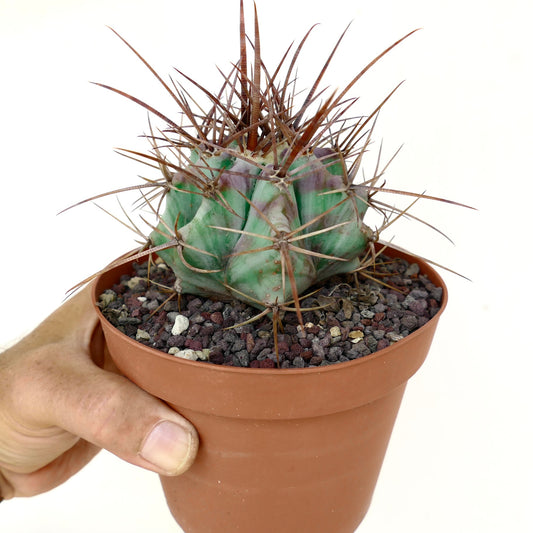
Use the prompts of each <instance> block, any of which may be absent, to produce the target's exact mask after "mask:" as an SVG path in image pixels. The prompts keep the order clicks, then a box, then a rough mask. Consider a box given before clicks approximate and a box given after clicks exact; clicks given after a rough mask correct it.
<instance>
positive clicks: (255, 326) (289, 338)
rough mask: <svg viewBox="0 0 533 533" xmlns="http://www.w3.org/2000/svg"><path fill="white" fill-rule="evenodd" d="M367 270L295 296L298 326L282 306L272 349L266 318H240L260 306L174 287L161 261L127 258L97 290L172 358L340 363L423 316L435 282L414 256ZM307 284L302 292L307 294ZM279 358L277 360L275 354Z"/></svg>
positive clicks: (121, 319)
mask: <svg viewBox="0 0 533 533" xmlns="http://www.w3.org/2000/svg"><path fill="white" fill-rule="evenodd" d="M377 261H378V264H377V266H376V269H375V271H374V270H373V271H368V272H366V274H367V275H368V276H371V277H372V278H373V279H370V278H368V277H367V276H365V275H362V274H358V275H357V279H355V278H354V275H346V276H336V277H333V278H331V279H329V280H328V281H327V282H326V283H325V284H323V285H322V286H321V288H320V289H319V290H318V291H317V292H315V293H314V294H312V295H311V296H308V297H307V298H303V299H302V300H301V307H302V309H305V308H309V309H310V308H317V307H318V308H319V309H314V310H307V311H305V310H304V311H303V319H304V327H303V328H302V327H301V326H300V325H299V324H298V319H297V317H296V313H294V312H286V313H285V314H284V317H283V327H282V329H281V328H278V333H277V345H278V356H277V355H276V350H275V342H274V332H273V325H272V321H271V320H270V319H269V318H268V317H263V318H261V319H259V320H256V321H254V322H251V323H249V324H246V325H239V324H242V323H243V322H247V321H249V320H250V319H251V318H253V317H254V316H256V315H258V314H259V313H260V311H258V310H257V309H255V308H253V307H250V306H248V305H246V304H244V303H242V302H222V301H215V300H210V299H208V298H202V297H199V296H195V295H186V294H184V295H181V296H180V297H178V295H177V294H176V293H175V292H174V290H173V286H174V281H175V278H174V274H173V273H172V271H171V270H170V269H169V268H168V267H167V266H166V265H165V264H164V263H158V264H157V265H155V266H154V265H152V266H151V268H150V273H149V276H150V281H148V264H147V263H143V264H134V273H133V275H132V276H131V277H129V276H123V277H122V279H121V282H120V283H119V284H117V285H115V286H113V287H112V289H109V290H107V291H105V292H104V293H103V294H102V295H101V296H100V302H99V306H100V308H101V309H102V312H103V314H104V315H105V317H106V318H107V319H108V320H109V321H110V322H111V323H112V324H113V325H114V326H115V327H117V328H118V329H120V330H121V331H122V332H123V333H125V334H126V335H128V336H129V337H131V338H133V339H136V340H137V341H139V342H141V343H143V344H145V345H147V346H151V347H153V348H156V349H159V350H162V351H164V352H166V353H170V354H171V355H174V356H176V357H184V358H187V359H191V360H198V361H205V363H206V364H218V365H230V366H240V367H254V368H276V367H277V366H279V367H281V368H304V367H315V366H323V365H330V364H335V363H341V362H346V361H350V360H353V359H357V358H359V357H363V356H365V355H368V354H370V353H373V352H375V351H377V350H380V349H383V348H386V347H387V346H389V345H390V344H392V343H394V342H397V341H398V340H400V339H402V338H403V337H405V336H407V335H409V334H410V333H412V332H413V331H415V330H416V329H418V328H419V327H421V326H423V325H424V324H425V323H426V322H427V321H428V320H430V319H431V318H432V317H433V316H434V315H435V314H436V313H437V312H438V310H439V309H440V302H441V298H442V288H441V287H436V286H435V285H433V284H432V283H431V282H430V281H429V280H428V279H427V277H426V276H424V275H420V274H419V267H418V265H417V264H416V263H413V264H409V263H408V262H407V261H404V260H399V259H394V260H390V259H388V258H387V257H384V256H380V257H379V258H378V260H377ZM312 290H313V289H310V290H309V291H307V293H306V294H311V292H312ZM278 358H279V361H278Z"/></svg>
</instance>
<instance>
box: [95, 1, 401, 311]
mask: <svg viewBox="0 0 533 533" xmlns="http://www.w3.org/2000/svg"><path fill="white" fill-rule="evenodd" d="M310 33H311V31H309V32H308V33H307V34H306V35H305V36H304V38H303V40H302V41H301V42H300V43H299V44H298V46H297V47H296V48H295V51H294V52H292V55H291V54H290V53H289V51H290V50H291V47H289V50H288V51H287V53H286V54H285V55H284V57H283V58H282V60H281V61H280V63H279V64H278V65H277V67H276V69H275V70H274V71H272V72H270V71H268V70H267V68H266V67H265V65H264V63H263V61H262V59H261V42H260V38H259V25H258V21H257V13H255V31H254V36H253V39H252V38H248V37H247V35H246V32H245V23H244V15H243V8H242V2H241V18H240V60H239V61H238V62H237V63H236V64H235V65H234V67H233V69H232V70H231V72H230V73H229V74H227V75H224V76H223V83H222V87H221V88H220V90H219V91H218V92H216V93H215V92H210V91H209V90H207V89H205V88H204V87H202V86H201V85H199V84H198V83H197V82H195V81H193V80H192V79H190V78H189V77H187V76H186V75H184V74H182V73H181V72H179V71H178V73H179V74H180V76H182V77H183V78H184V80H185V81H186V82H187V83H189V84H190V85H191V86H192V87H194V89H195V90H196V91H197V92H198V93H199V95H200V97H201V98H203V100H204V101H207V103H208V106H207V107H206V106H205V104H204V105H202V106H200V105H197V104H196V102H197V100H196V99H193V98H192V97H191V96H190V93H189V91H188V90H185V89H184V88H183V87H182V85H181V83H176V82H175V81H174V82H172V84H171V85H169V84H167V82H165V81H164V80H163V79H162V78H161V77H160V76H159V75H158V74H157V73H156V72H155V71H154V70H153V69H152V67H151V66H150V65H149V63H148V62H147V61H146V60H145V59H143V57H142V56H141V55H140V54H139V53H138V52H136V51H135V50H134V49H133V48H132V47H131V46H130V45H129V44H128V43H127V42H126V41H124V39H122V37H120V36H119V37H120V38H121V39H122V40H123V41H124V43H125V44H126V45H127V46H128V47H129V48H131V50H132V51H133V52H134V53H135V54H136V55H137V56H138V57H139V59H140V60H141V61H142V62H143V63H144V64H145V66H146V67H147V68H148V69H149V70H150V71H151V72H152V74H153V75H154V76H155V77H156V78H157V80H158V81H159V82H160V83H161V84H162V86H163V87H164V89H165V90H166V91H167V92H168V93H169V94H170V95H171V96H172V98H173V100H174V102H175V103H176V104H177V106H178V115H181V116H180V117H179V118H178V119H177V120H172V119H170V118H168V117H167V116H165V115H163V114H162V113H160V112H159V111H157V110H155V109H154V108H153V107H151V106H149V105H148V104H146V103H144V102H143V101H141V100H139V99H138V98H136V97H134V96H131V95H129V94H127V93H124V92H122V91H120V90H118V89H115V88H112V87H109V86H106V85H103V87H105V88H107V89H110V90H112V91H114V92H116V93H118V94H121V95H122V96H125V97H127V98H129V99H130V100H132V101H134V102H135V103H137V104H140V105H141V106H143V107H145V108H146V109H148V110H149V111H150V113H151V114H152V115H154V116H156V117H158V118H159V119H162V120H163V121H164V122H165V123H166V126H165V127H164V128H162V129H160V130H159V131H158V132H157V133H155V132H154V131H153V130H152V129H151V134H150V135H148V138H149V140H150V143H151V145H152V150H151V151H150V152H149V153H139V152H132V151H129V150H124V151H123V152H124V153H125V155H128V156H130V157H135V158H137V159H139V158H140V159H142V161H143V162H144V163H147V164H149V165H151V166H154V167H159V169H160V170H161V172H162V178H161V179H160V180H150V181H148V180H147V181H146V183H144V184H143V185H141V186H140V187H139V189H140V190H142V191H146V190H147V189H148V190H149V192H148V193H145V192H143V199H144V201H145V202H146V204H147V206H148V208H149V209H150V210H151V211H152V212H153V213H154V214H155V215H156V218H157V221H156V222H155V223H154V224H152V225H151V228H152V229H151V233H150V235H149V236H148V237H147V238H146V245H144V246H143V247H142V248H141V250H138V251H137V255H138V256H139V257H142V256H146V255H148V254H157V255H158V256H160V257H161V258H162V259H163V260H164V262H165V263H166V264H167V265H168V266H169V267H171V268H172V270H173V271H174V272H175V274H176V286H175V290H176V291H177V292H178V293H192V294H198V295H201V296H205V297H210V298H218V299H226V300H227V299H234V298H235V299H238V300H242V301H245V302H246V303H248V304H251V305H253V306H255V307H256V308H258V309H260V310H261V313H269V314H274V315H278V314H279V312H280V310H288V309H293V310H296V312H297V313H298V315H299V317H300V319H301V312H300V304H299V299H300V297H301V295H302V294H305V291H306V290H307V289H309V287H311V286H313V285H314V284H316V283H317V282H321V281H322V280H324V279H326V278H328V277H330V276H332V275H334V274H340V273H349V272H356V271H357V270H358V269H360V268H362V267H364V266H368V264H370V263H371V262H372V255H373V246H372V245H373V243H374V242H375V241H376V240H377V235H378V232H377V231H373V230H371V229H370V228H369V227H368V226H366V225H365V224H364V222H363V218H364V215H365V213H366V211H367V209H368V208H369V207H376V205H375V204H374V203H373V198H372V197H373V193H375V192H376V191H377V190H378V189H379V185H378V180H379V179H380V177H381V174H382V171H381V170H379V169H376V172H375V173H374V175H373V176H371V177H370V178H369V179H367V180H361V179H359V174H360V173H359V171H360V169H361V162H362V158H363V155H364V153H365V152H366V151H367V148H368V145H369V143H370V137H371V133H372V129H373V125H374V122H375V119H376V116H377V114H378V112H379V110H380V109H381V107H382V106H383V104H384V103H385V102H386V101H387V100H388V98H389V97H390V96H391V95H392V93H393V92H394V91H392V93H390V94H389V95H388V96H387V97H386V98H385V99H384V100H383V102H382V103H381V104H380V105H379V106H378V107H377V109H375V110H374V111H373V112H372V113H370V114H369V115H367V116H356V117H353V115H352V114H351V110H352V107H353V106H354V104H355V102H356V101H357V98H354V97H351V96H350V95H349V93H350V90H351V89H352V87H353V86H354V85H355V83H356V82H357V81H358V80H359V79H360V78H361V76H363V74H364V73H365V72H366V71H367V70H369V69H370V68H371V66H372V65H373V64H374V63H376V62H377V61H378V60H379V59H380V58H381V57H383V56H384V55H385V54H387V53H388V52H389V51H390V50H391V49H392V48H394V47H395V46H396V45H398V44H399V43H400V42H401V41H403V40H404V39H405V38H406V37H407V36H408V35H407V36H405V37H403V38H402V39H400V40H399V41H397V42H396V43H394V44H393V45H392V46H390V47H389V48H387V49H386V50H385V51H384V52H383V53H381V54H380V55H379V56H378V57H376V58H375V59H373V60H372V61H371V62H370V63H369V64H368V65H367V66H366V67H365V68H364V69H363V70H362V71H361V72H359V73H358V74H357V75H356V76H355V77H354V78H353V79H352V80H351V81H350V83H348V85H347V86H346V87H345V88H344V89H342V90H337V91H334V92H333V93H332V94H329V95H328V94H327V92H326V91H324V90H322V89H321V88H320V82H321V80H322V78H323V76H324V74H325V72H326V70H327V68H328V66H329V64H330V61H331V60H332V58H333V56H334V54H335V52H336V50H337V48H338V46H339V44H340V41H341V40H342V37H343V36H344V34H343V36H341V38H340V39H339V41H338V42H337V44H336V45H335V47H334V49H333V52H332V53H331V55H330V56H329V58H328V59H327V61H326V63H325V65H324V67H323V68H322V69H321V70H320V72H319V73H318V76H317V78H316V81H315V83H314V84H313V86H312V87H311V89H310V90H309V91H308V92H306V93H303V94H302V93H300V92H299V91H297V90H296V89H295V85H296V81H295V71H296V64H297V60H298V57H299V55H300V52H301V51H302V47H303V45H304V43H305V41H306V40H307V38H308V37H309V34H310ZM409 35H410V34H409ZM248 56H250V57H248ZM99 85H100V84H99ZM190 102H194V106H193V105H192V104H191V103H190ZM115 192H116V191H115ZM378 209H379V210H380V211H381V212H382V213H383V214H384V216H385V219H388V217H390V215H391V213H392V214H394V216H396V215H397V211H394V210H389V209H388V208H387V207H385V204H380V205H379V207H378ZM135 229H137V228H136V226H135ZM278 316H279V315H278Z"/></svg>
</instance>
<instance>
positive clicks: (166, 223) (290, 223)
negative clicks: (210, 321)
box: [151, 149, 372, 308]
mask: <svg viewBox="0 0 533 533" xmlns="http://www.w3.org/2000/svg"><path fill="white" fill-rule="evenodd" d="M326 156H327V157H326ZM346 172H347V171H346V168H345V167H344V164H343V160H342V158H340V157H338V156H336V155H335V153H334V152H333V151H331V150H329V151H325V150H324V149H321V150H317V151H316V153H315V154H311V155H304V156H301V157H299V158H297V159H296V160H295V161H294V163H293V164H292V165H291V167H290V168H289V171H288V172H287V175H286V176H285V178H284V179H279V177H278V176H276V171H275V169H274V167H273V165H272V164H269V163H268V158H262V159H257V160H256V161H255V162H254V163H253V164H252V163H250V162H248V161H247V160H245V159H239V158H237V157H236V156H230V155H229V154H223V155H220V156H212V155H209V154H208V153H207V154H204V155H202V156H197V157H196V162H195V163H193V164H191V165H190V166H189V167H188V168H187V171H186V172H185V173H184V176H185V178H184V181H180V182H176V183H175V184H174V186H175V188H174V189H172V190H170V191H169V192H168V194H167V196H166V209H165V211H164V213H163V215H162V217H161V218H162V222H160V224H159V226H158V228H157V230H155V231H154V232H152V235H151V240H152V242H153V244H154V245H155V246H160V245H164V244H165V243H169V242H171V241H172V239H174V238H175V237H176V236H175V235H174V234H171V233H170V231H169V230H170V229H173V228H176V229H177V232H178V234H179V235H178V240H180V241H182V242H183V243H184V244H185V245H186V246H185V247H184V248H182V250H181V255H180V253H178V249H177V247H176V246H172V247H170V248H168V249H166V250H162V251H160V252H159V255H160V256H161V257H162V258H163V260H164V261H165V262H166V263H167V264H168V265H169V266H170V267H171V268H172V269H173V271H174V272H175V274H176V277H177V288H178V289H179V290H180V291H182V292H187V293H193V294H200V295H203V296H211V297H217V298H231V297H234V298H237V299H240V300H245V301H247V302H248V303H250V304H252V305H254V306H256V307H258V308H262V307H268V306H273V305H281V304H285V303H286V302H288V301H291V300H293V299H294V294H293V287H292V286H291V283H290V280H289V270H290V271H291V272H293V273H294V279H295V284H296V290H297V293H298V294H301V293H302V292H303V291H305V290H306V289H307V288H309V287H310V286H312V285H313V284H314V283H316V282H317V281H320V280H323V279H325V278H327V277H329V276H331V275H333V274H337V273H341V272H350V271H354V270H356V269H357V267H358V266H359V255H360V254H361V252H362V251H363V250H364V249H365V248H366V245H367V243H368V240H369V238H370V237H371V235H372V233H371V232H370V230H369V229H368V228H367V227H366V226H365V225H364V224H363V222H362V219H363V215H364V213H365V211H366V207H367V206H366V199H365V198H357V200H356V201H355V202H353V201H351V200H350V199H349V198H348V197H347V193H346V192H342V191H340V192H334V193H332V194H325V193H329V192H331V191H336V190H342V189H344V188H345V185H344V181H343V177H344V176H345V175H346ZM191 174H192V175H194V176H195V177H198V178H200V179H201V185H207V186H208V187H207V188H208V189H209V186H210V185H214V184H215V182H216V190H217V191H218V192H217V194H215V195H211V196H206V195H205V192H202V191H201V190H200V189H199V188H197V187H194V186H191V180H190V179H188V178H187V176H190V175H191ZM343 200H344V201H343ZM335 206H337V207H335ZM332 208H333V209H332ZM324 213H326V214H324ZM323 214H324V215H323ZM313 221H314V222H313ZM310 222H312V223H311V224H309V223H310ZM333 226H337V227H333ZM300 228H302V229H300ZM328 228H332V229H328ZM307 235H309V236H307Z"/></svg>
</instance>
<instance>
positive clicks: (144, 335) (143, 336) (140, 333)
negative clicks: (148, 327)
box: [135, 329, 150, 341]
mask: <svg viewBox="0 0 533 533" xmlns="http://www.w3.org/2000/svg"><path fill="white" fill-rule="evenodd" d="M135 340H138V341H149V340H150V334H149V333H148V332H147V331H144V329H138V330H137V333H136V334H135Z"/></svg>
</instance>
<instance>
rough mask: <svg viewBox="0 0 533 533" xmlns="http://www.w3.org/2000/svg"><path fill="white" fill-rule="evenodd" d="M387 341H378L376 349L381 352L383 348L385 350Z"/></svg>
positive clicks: (387, 344)
mask: <svg viewBox="0 0 533 533" xmlns="http://www.w3.org/2000/svg"><path fill="white" fill-rule="evenodd" d="M389 344H390V343H389V341H388V340H387V339H381V340H380V341H378V347H377V349H378V350H383V348H386V347H387V346H389Z"/></svg>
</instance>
